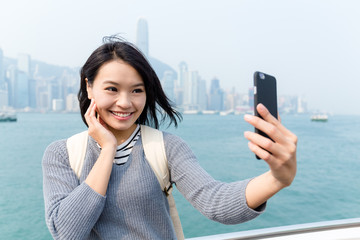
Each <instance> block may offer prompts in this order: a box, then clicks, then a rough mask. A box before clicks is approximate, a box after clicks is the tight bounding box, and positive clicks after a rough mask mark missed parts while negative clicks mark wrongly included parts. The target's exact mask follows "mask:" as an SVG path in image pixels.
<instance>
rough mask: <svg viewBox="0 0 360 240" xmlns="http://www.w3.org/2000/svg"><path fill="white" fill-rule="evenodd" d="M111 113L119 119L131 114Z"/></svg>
mask: <svg viewBox="0 0 360 240" xmlns="http://www.w3.org/2000/svg"><path fill="white" fill-rule="evenodd" d="M112 113H113V114H114V115H116V116H119V117H128V116H130V114H131V113H117V112H112Z"/></svg>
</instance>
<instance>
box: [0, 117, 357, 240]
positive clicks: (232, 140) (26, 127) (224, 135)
mask: <svg viewBox="0 0 360 240" xmlns="http://www.w3.org/2000/svg"><path fill="white" fill-rule="evenodd" d="M183 117H184V119H183V121H182V122H181V123H180V125H179V127H178V128H177V129H175V128H174V127H170V128H165V127H163V128H162V129H163V130H165V131H169V132H172V133H174V134H177V135H179V136H180V137H181V138H183V139H184V140H185V141H186V142H187V143H188V144H189V145H190V147H191V149H192V151H193V152H194V153H195V154H196V156H197V157H198V160H199V162H200V164H201V166H202V167H203V168H204V169H205V170H206V171H208V172H209V173H210V174H211V175H212V176H213V177H214V178H216V179H218V180H221V181H225V182H231V181H237V180H241V179H246V178H251V177H255V176H257V175H260V174H262V173H264V172H266V171H267V170H268V166H267V164H266V163H265V162H264V161H262V160H256V158H255V156H254V154H253V153H252V152H251V151H250V150H249V149H248V147H247V140H246V139H245V138H244V137H243V132H244V131H246V130H249V131H253V128H252V126H250V125H248V124H247V123H246V122H245V121H244V120H243V116H241V115H228V116H219V115H184V116H183ZM282 122H283V124H284V125H285V126H286V127H287V128H288V129H290V130H291V131H292V132H294V133H295V134H296V135H297V136H298V139H299V141H298V150H297V160H298V169H297V175H296V178H295V180H294V182H293V184H292V185H291V186H290V187H288V188H286V189H283V190H282V191H281V192H279V193H278V194H277V195H275V196H274V197H273V198H271V199H270V200H269V201H268V203H267V208H266V211H265V213H263V214H262V215H260V216H259V217H258V218H256V219H254V220H252V221H249V222H247V223H243V224H239V225H232V226H227V225H223V224H220V223H216V222H213V221H210V220H208V219H206V218H205V217H204V216H202V215H201V214H200V213H199V212H198V211H197V210H196V209H194V208H193V207H192V206H191V205H190V204H189V203H188V202H187V201H186V200H185V199H184V198H183V197H182V195H181V194H180V193H179V192H177V191H176V190H175V191H174V196H175V200H176V204H177V208H178V211H179V214H180V218H181V222H182V225H183V228H184V233H185V236H186V237H187V238H190V237H197V236H206V235H212V234H220V233H227V232H236V231H243V230H250V229H259V228H266V227H276V226H284V225H291V224H300V223H308V222H317V221H328V220H337V219H346V218H355V217H360V179H359V176H360V134H359V133H360V116H330V118H329V121H328V122H325V123H324V122H311V121H310V118H309V116H307V115H284V116H282ZM83 130H85V125H84V124H83V123H82V121H81V117H80V116H79V114H61V113H51V114H41V113H19V114H18V121H17V122H8V123H0V239H6V240H13V239H36V240H42V239H51V236H50V234H49V232H48V230H47V227H46V225H45V220H44V219H45V218H44V203H43V194H42V171H41V159H42V155H43V152H44V150H45V148H46V147H47V145H49V144H50V143H51V142H52V141H55V140H57V139H62V138H67V137H69V136H71V135H72V134H74V133H77V132H80V131H83Z"/></svg>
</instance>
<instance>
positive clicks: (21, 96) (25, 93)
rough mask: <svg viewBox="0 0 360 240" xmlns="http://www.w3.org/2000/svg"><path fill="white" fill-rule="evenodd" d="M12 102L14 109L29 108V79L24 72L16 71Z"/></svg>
mask: <svg viewBox="0 0 360 240" xmlns="http://www.w3.org/2000/svg"><path fill="white" fill-rule="evenodd" d="M14 100H15V106H14V107H15V108H26V107H29V77H28V73H26V72H23V71H17V74H16V80H15V96H14Z"/></svg>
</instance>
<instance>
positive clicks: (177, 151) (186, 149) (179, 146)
mask: <svg viewBox="0 0 360 240" xmlns="http://www.w3.org/2000/svg"><path fill="white" fill-rule="evenodd" d="M163 135H164V145H165V150H166V155H167V157H168V159H175V158H179V157H180V156H183V157H184V156H186V157H187V158H193V157H194V154H193V152H192V150H191V149H190V146H189V145H188V144H187V143H186V141H185V140H184V139H182V138H181V137H179V136H176V135H174V134H172V133H169V132H163Z"/></svg>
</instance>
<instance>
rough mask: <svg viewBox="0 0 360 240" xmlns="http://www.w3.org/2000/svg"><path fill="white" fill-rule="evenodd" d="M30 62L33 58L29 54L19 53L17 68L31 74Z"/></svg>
mask: <svg viewBox="0 0 360 240" xmlns="http://www.w3.org/2000/svg"><path fill="white" fill-rule="evenodd" d="M30 62H31V59H30V55H29V54H24V53H22V54H19V55H18V59H17V69H18V70H19V71H21V72H24V73H26V74H27V75H28V76H30Z"/></svg>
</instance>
